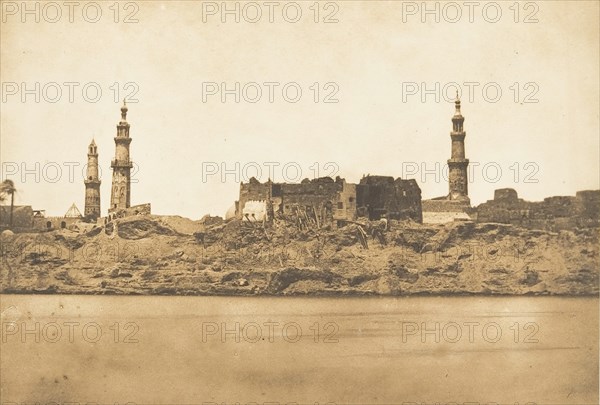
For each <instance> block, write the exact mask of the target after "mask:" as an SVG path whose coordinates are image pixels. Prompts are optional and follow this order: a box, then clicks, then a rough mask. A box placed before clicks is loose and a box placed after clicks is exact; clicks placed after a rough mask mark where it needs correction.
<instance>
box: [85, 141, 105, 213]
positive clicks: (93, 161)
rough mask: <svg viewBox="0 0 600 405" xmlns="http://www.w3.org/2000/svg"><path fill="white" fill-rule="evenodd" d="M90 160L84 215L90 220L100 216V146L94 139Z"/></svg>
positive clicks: (90, 148) (90, 149)
mask: <svg viewBox="0 0 600 405" xmlns="http://www.w3.org/2000/svg"><path fill="white" fill-rule="evenodd" d="M87 156H88V162H87V172H86V178H85V181H84V183H85V207H84V210H83V215H84V216H85V218H86V219H87V220H88V221H96V219H98V217H100V215H101V214H100V178H99V177H98V147H97V146H96V142H95V141H94V140H93V139H92V142H91V143H90V146H88V155H87Z"/></svg>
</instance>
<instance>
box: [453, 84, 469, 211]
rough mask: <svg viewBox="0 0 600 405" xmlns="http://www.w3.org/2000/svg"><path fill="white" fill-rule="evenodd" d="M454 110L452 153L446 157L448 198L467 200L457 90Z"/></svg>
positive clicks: (463, 133)
mask: <svg viewBox="0 0 600 405" xmlns="http://www.w3.org/2000/svg"><path fill="white" fill-rule="evenodd" d="M454 104H455V106H456V112H455V113H454V116H453V117H452V132H450V138H452V155H451V156H450V159H448V169H449V171H448V179H449V193H448V199H449V200H458V201H465V202H469V190H468V187H467V185H468V177H467V166H469V159H466V158H465V135H467V133H466V132H465V131H464V130H463V123H464V121H465V118H464V117H463V116H462V114H461V113H460V99H459V98H458V92H457V94H456V101H455V102H454Z"/></svg>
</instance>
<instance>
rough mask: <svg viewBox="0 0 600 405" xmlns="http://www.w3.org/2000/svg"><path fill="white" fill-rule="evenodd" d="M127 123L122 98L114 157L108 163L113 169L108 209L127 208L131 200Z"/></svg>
mask: <svg viewBox="0 0 600 405" xmlns="http://www.w3.org/2000/svg"><path fill="white" fill-rule="evenodd" d="M130 143H131V138H130V137H129V124H128V123H127V105H126V104H125V100H123V107H121V121H120V122H119V124H118V125H117V136H116V137H115V146H116V148H115V158H114V159H113V160H112V162H111V163H110V166H111V167H112V169H113V176H112V189H111V191H110V208H109V212H110V211H115V210H120V209H123V208H129V206H130V201H131V178H130V174H131V168H132V167H133V163H132V162H131V160H129V144H130Z"/></svg>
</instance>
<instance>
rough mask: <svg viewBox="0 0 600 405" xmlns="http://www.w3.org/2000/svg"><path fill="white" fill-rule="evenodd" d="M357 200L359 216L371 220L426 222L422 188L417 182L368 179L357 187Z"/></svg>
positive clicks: (385, 178)
mask: <svg viewBox="0 0 600 405" xmlns="http://www.w3.org/2000/svg"><path fill="white" fill-rule="evenodd" d="M356 200H357V211H358V215H360V216H367V217H368V218H369V219H371V220H377V219H379V218H381V217H382V216H383V215H386V216H387V217H388V218H390V219H396V220H403V219H412V220H414V221H417V222H423V213H422V206H421V189H420V188H419V185H418V184H417V182H416V181H415V180H414V179H411V180H403V179H400V178H398V179H396V180H394V178H393V177H390V176H365V177H363V178H362V179H361V180H360V183H359V184H358V186H357V192H356Z"/></svg>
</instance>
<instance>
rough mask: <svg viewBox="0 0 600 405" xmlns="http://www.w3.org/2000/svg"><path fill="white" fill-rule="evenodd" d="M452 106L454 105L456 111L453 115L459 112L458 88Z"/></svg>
mask: <svg viewBox="0 0 600 405" xmlns="http://www.w3.org/2000/svg"><path fill="white" fill-rule="evenodd" d="M454 106H455V107H456V113H455V114H454V115H461V114H460V97H459V95H458V90H456V100H454Z"/></svg>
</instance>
